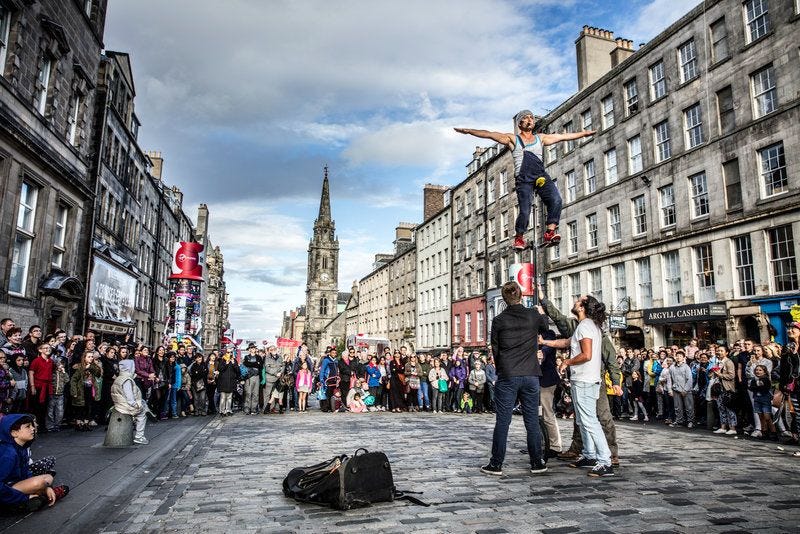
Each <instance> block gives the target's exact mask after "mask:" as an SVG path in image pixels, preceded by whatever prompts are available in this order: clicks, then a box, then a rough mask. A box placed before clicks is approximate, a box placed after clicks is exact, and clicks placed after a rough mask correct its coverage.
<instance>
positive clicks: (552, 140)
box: [539, 130, 597, 145]
mask: <svg viewBox="0 0 800 534" xmlns="http://www.w3.org/2000/svg"><path fill="white" fill-rule="evenodd" d="M595 133H597V130H583V131H580V132H564V133H560V134H539V139H541V140H542V144H543V145H554V144H556V143H561V142H562V141H574V140H575V139H581V138H583V137H589V136H590V135H594V134H595Z"/></svg>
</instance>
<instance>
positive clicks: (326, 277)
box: [320, 273, 330, 282]
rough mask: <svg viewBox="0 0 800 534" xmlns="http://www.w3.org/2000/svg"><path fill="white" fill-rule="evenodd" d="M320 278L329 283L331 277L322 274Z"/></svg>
mask: <svg viewBox="0 0 800 534" xmlns="http://www.w3.org/2000/svg"><path fill="white" fill-rule="evenodd" d="M320 278H322V281H323V282H327V281H328V278H330V276H328V273H322V276H320Z"/></svg>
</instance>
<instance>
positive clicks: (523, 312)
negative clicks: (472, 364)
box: [481, 282, 547, 475]
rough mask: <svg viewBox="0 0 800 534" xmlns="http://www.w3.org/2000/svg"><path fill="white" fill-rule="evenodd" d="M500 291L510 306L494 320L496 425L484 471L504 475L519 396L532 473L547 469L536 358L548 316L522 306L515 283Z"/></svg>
mask: <svg viewBox="0 0 800 534" xmlns="http://www.w3.org/2000/svg"><path fill="white" fill-rule="evenodd" d="M501 294H502V295H503V300H504V301H505V302H506V304H507V307H506V309H505V310H503V312H502V313H501V314H500V315H498V316H496V317H495V318H494V320H493V321H492V339H491V342H492V354H494V358H495V364H496V366H497V383H496V384H495V387H494V402H495V424H494V435H493V437H492V457H491V459H490V460H489V463H488V464H487V465H485V466H483V467H481V471H482V472H483V473H486V474H490V475H502V474H503V461H504V460H505V457H506V442H507V441H508V427H509V425H511V416H512V411H513V409H514V404H515V403H516V400H517V398H519V400H520V401H521V403H522V416H523V421H524V422H525V430H526V431H527V436H528V453H529V455H530V459H531V473H534V474H538V473H543V472H545V471H547V466H546V465H545V462H544V459H543V455H542V441H541V440H542V438H541V435H540V432H539V377H540V376H541V375H542V371H541V369H540V368H539V360H538V358H537V350H538V343H537V340H538V336H539V334H541V333H544V332H545V331H546V330H547V323H546V322H545V318H544V317H542V315H541V314H540V313H539V312H538V311H537V310H536V309H533V308H526V307H525V306H523V305H522V303H521V302H522V291H521V290H520V288H519V286H518V285H517V284H516V282H506V283H505V284H504V285H503V287H502V289H501Z"/></svg>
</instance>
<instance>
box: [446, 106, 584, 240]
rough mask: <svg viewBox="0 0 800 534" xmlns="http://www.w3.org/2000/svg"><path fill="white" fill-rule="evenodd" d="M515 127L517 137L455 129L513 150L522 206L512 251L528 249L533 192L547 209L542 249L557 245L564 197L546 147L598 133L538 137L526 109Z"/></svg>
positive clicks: (516, 183)
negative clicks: (548, 166) (546, 163)
mask: <svg viewBox="0 0 800 534" xmlns="http://www.w3.org/2000/svg"><path fill="white" fill-rule="evenodd" d="M514 124H515V126H516V127H515V129H517V130H519V133H517V134H511V133H500V132H490V131H488V130H474V129H472V128H454V130H455V131H457V132H458V133H462V134H468V135H474V136H475V137H482V138H484V139H491V140H492V141H496V142H498V143H501V144H504V145H506V146H507V147H508V149H509V150H511V155H512V156H513V158H514V188H515V189H516V190H517V203H518V204H519V215H518V216H517V221H516V223H515V225H514V230H515V235H514V244H513V247H514V248H515V249H518V250H522V249H524V248H525V238H524V237H523V234H524V233H525V230H527V229H528V220H529V219H530V214H531V203H532V202H533V193H534V192H536V194H538V195H539V197H540V198H541V199H542V202H543V203H544V205H545V208H546V209H547V220H546V225H547V230H546V231H545V232H544V236H543V237H542V245H543V246H550V245H556V244H558V243H559V242H560V241H561V235H560V234H559V233H558V223H559V220H560V219H561V193H559V191H558V188H557V187H556V184H555V183H554V180H553V179H552V178H550V176H549V175H548V174H547V173H546V172H545V170H544V158H543V153H544V147H545V146H548V145H554V144H556V143H561V142H563V141H572V140H575V139H581V138H583V137H588V136H590V135H594V133H595V131H594V130H584V131H580V132H570V133H560V134H537V133H534V129H535V128H536V117H534V115H533V112H531V111H530V110H527V109H523V110H522V111H520V112H519V113H517V114H516V115H515V116H514Z"/></svg>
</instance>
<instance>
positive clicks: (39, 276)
mask: <svg viewBox="0 0 800 534" xmlns="http://www.w3.org/2000/svg"><path fill="white" fill-rule="evenodd" d="M105 12H106V1H105V0H93V1H87V2H80V3H79V2H64V1H57V0H44V1H39V2H26V1H20V0H8V1H3V2H0V202H1V203H0V208H2V209H0V228H2V231H0V258H2V260H0V316H2V317H10V318H12V319H14V320H15V322H16V324H17V325H18V326H21V327H23V328H27V327H28V326H30V325H32V324H40V325H42V326H43V327H44V329H45V330H46V331H48V332H51V331H53V330H55V329H56V328H63V329H65V330H68V331H70V332H71V331H76V330H80V329H82V328H83V303H84V298H85V295H86V292H87V289H88V287H87V282H88V262H87V255H86V250H88V248H89V241H90V239H91V233H92V211H93V202H94V181H93V179H92V176H91V172H90V165H91V162H90V160H91V151H92V150H91V148H92V136H93V131H92V124H93V121H94V113H95V109H94V108H95V106H94V100H95V98H96V96H95V95H96V91H95V77H96V73H97V66H98V62H99V61H100V51H101V50H102V48H103V31H104V27H105Z"/></svg>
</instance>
